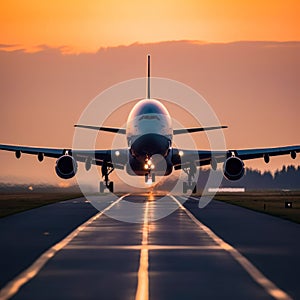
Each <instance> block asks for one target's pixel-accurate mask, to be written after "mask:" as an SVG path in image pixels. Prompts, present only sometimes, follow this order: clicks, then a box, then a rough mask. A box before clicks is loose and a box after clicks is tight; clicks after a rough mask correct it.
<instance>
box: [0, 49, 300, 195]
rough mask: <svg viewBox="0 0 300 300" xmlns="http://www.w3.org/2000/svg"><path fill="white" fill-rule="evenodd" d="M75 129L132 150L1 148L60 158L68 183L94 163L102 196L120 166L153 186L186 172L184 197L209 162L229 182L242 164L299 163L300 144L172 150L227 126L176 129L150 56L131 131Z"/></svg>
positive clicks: (240, 171) (238, 174)
mask: <svg viewBox="0 0 300 300" xmlns="http://www.w3.org/2000/svg"><path fill="white" fill-rule="evenodd" d="M75 127H79V128H85V129H91V130H99V131H100V130H101V131H107V132H112V133H116V134H124V135H126V137H127V142H128V148H126V149H124V148H123V149H107V150H74V149H73V150H72V149H54V148H38V147H27V146H16V145H0V150H7V151H13V152H15V155H16V157H17V158H20V157H21V153H26V154H33V155H37V158H38V160H39V161H42V160H43V158H44V156H46V157H52V158H57V161H56V166H55V170H56V174H57V175H58V176H59V177H61V178H63V179H69V178H72V177H74V176H75V175H76V172H77V167H78V165H77V162H83V163H85V168H86V170H87V171H88V170H89V169H90V168H91V165H92V164H93V165H98V166H101V171H102V177H103V178H104V180H103V182H102V181H101V182H100V192H103V191H104V189H105V188H108V189H109V190H110V191H111V192H113V190H114V185H113V182H112V181H110V180H109V175H110V173H111V172H112V171H113V170H114V169H115V168H117V169H122V170H125V171H126V172H127V173H128V174H130V175H138V176H145V180H146V181H148V180H150V179H151V180H152V181H153V182H154V181H155V175H159V176H167V175H169V174H171V173H172V171H173V169H174V170H179V169H182V170H183V171H184V172H185V173H186V174H187V175H188V179H187V182H183V192H184V193H186V192H187V190H188V189H191V190H192V191H193V192H194V193H195V192H196V183H195V182H193V180H194V177H195V174H196V170H197V167H199V166H200V165H201V166H204V165H209V164H210V165H211V167H212V168H213V169H216V167H217V163H219V162H224V165H223V171H224V176H225V177H226V178H227V179H229V180H238V179H240V178H241V177H242V176H243V175H244V170H245V167H244V163H243V160H247V159H255V158H264V161H265V162H266V163H268V162H269V160H270V156H277V155H285V154H290V155H291V157H292V158H293V159H295V158H296V153H297V152H300V146H287V147H277V148H263V149H243V150H228V151H225V152H224V151H222V152H220V151H219V152H218V151H214V152H212V151H207V150H187V149H178V148H174V147H173V146H172V137H173V135H176V134H185V133H193V132H199V131H207V130H215V129H222V128H227V126H215V127H204V128H203V127H200V128H199V127H197V128H186V129H173V128H172V121H171V117H170V114H169V112H168V110H167V109H166V107H165V106H164V105H163V104H162V103H161V102H160V101H159V100H156V99H152V98H151V97H150V56H149V55H148V72H147V98H146V99H143V100H140V101H139V102H137V103H136V104H135V106H134V107H133V108H132V110H131V112H130V114H129V116H128V120H127V125H126V128H112V127H97V126H90V125H81V124H80V125H75ZM157 154H158V155H157ZM157 157H159V158H157ZM183 157H184V159H183Z"/></svg>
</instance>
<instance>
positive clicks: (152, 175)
mask: <svg viewBox="0 0 300 300" xmlns="http://www.w3.org/2000/svg"><path fill="white" fill-rule="evenodd" d="M151 177H152V182H155V173H152V174H151Z"/></svg>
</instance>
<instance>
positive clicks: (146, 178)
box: [145, 174, 148, 183]
mask: <svg viewBox="0 0 300 300" xmlns="http://www.w3.org/2000/svg"><path fill="white" fill-rule="evenodd" d="M147 182H148V174H145V183H147Z"/></svg>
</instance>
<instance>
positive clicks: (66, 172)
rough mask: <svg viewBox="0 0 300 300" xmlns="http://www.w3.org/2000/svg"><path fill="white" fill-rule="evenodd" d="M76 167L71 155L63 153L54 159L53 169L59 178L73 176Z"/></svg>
mask: <svg viewBox="0 0 300 300" xmlns="http://www.w3.org/2000/svg"><path fill="white" fill-rule="evenodd" d="M77 167H78V165H77V162H76V160H75V159H74V157H73V156H70V155H63V156H61V157H60V158H59V159H58V160H57V161H56V166H55V171H56V174H57V175H58V176H59V177H60V178H63V179H69V178H72V177H74V176H75V174H76V172H77Z"/></svg>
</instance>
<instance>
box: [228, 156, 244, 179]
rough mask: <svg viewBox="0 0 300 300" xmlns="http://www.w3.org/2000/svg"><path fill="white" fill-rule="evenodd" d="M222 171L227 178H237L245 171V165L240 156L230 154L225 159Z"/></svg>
mask: <svg viewBox="0 0 300 300" xmlns="http://www.w3.org/2000/svg"><path fill="white" fill-rule="evenodd" d="M223 171H224V176H225V177H226V178H227V179H229V180H239V179H241V178H242V177H243V175H244V173H245V165H244V163H243V161H242V160H241V159H240V158H238V157H235V156H232V157H229V158H227V160H226V161H225V163H224V166H223Z"/></svg>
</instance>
